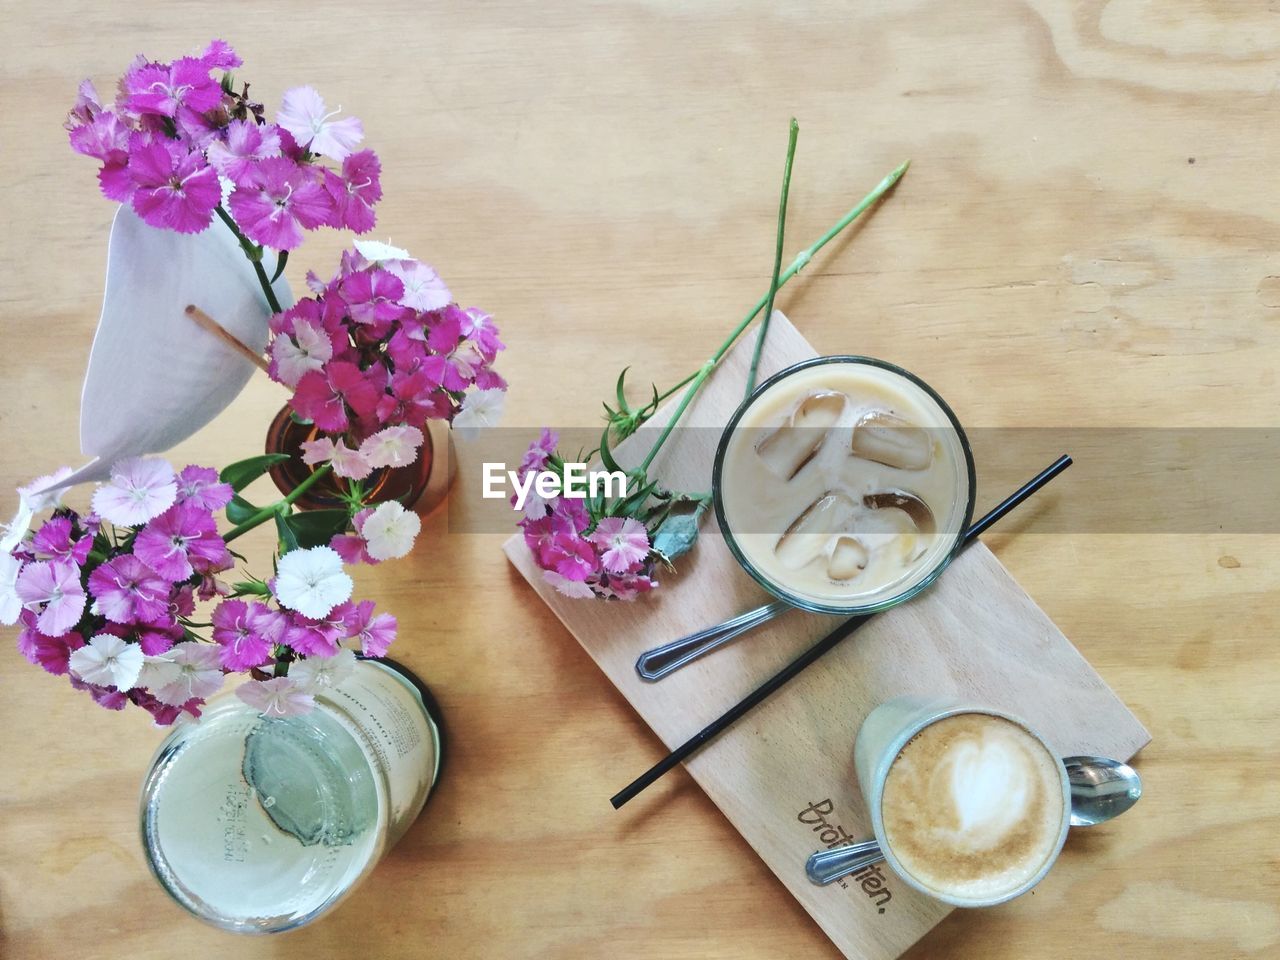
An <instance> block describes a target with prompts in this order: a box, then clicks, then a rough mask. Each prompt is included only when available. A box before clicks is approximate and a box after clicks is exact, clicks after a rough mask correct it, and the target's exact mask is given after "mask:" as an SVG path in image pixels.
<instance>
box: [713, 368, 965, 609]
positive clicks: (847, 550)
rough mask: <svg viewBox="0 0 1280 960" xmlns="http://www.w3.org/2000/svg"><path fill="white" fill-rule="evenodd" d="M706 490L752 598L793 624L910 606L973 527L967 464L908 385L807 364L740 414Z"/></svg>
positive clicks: (936, 410) (915, 386) (944, 426)
mask: <svg viewBox="0 0 1280 960" xmlns="http://www.w3.org/2000/svg"><path fill="white" fill-rule="evenodd" d="M712 489H713V494H714V503H715V511H716V518H717V520H718V521H719V524H720V529H721V531H722V532H723V534H724V537H725V541H726V542H727V543H728V545H729V549H730V550H731V551H732V552H733V555H734V557H735V558H736V559H737V560H738V562H739V563H740V564H741V565H742V567H743V569H745V570H746V571H747V572H748V573H749V574H750V575H751V576H752V577H753V578H755V580H756V581H757V582H759V583H760V585H761V586H763V587H764V588H765V589H766V590H768V591H769V592H770V593H772V594H774V595H775V596H777V597H779V598H780V599H782V600H784V601H786V602H787V603H789V604H791V605H793V606H796V607H800V608H801V609H804V610H811V611H815V612H819V613H831V614H842V615H857V614H863V613H871V612H873V611H876V610H883V609H884V608H886V607H889V606H892V605H894V604H896V603H900V602H902V601H903V600H906V599H908V598H909V597H912V596H914V595H915V594H916V593H919V592H920V591H921V590H923V589H924V588H925V587H927V586H928V585H929V584H930V583H932V582H933V581H934V579H935V578H937V576H938V575H939V574H940V573H941V572H942V571H943V569H944V568H945V567H946V565H947V564H948V563H949V562H950V560H951V558H952V557H953V556H954V555H955V552H956V550H957V549H958V547H959V545H960V540H961V536H962V535H963V533H964V530H965V528H966V527H968V525H969V523H970V522H971V521H972V518H973V500H974V468H973V455H972V453H971V451H970V449H969V442H968V439H967V438H966V437H965V434H964V430H963V429H962V428H961V426H960V422H959V420H957V419H956V416H955V414H954V413H953V412H952V411H951V408H950V407H949V406H947V404H946V402H945V401H944V400H943V399H942V397H940V396H939V395H938V394H937V393H936V392H935V391H934V390H933V389H932V388H931V387H930V386H929V385H928V384H927V383H925V382H924V381H923V380H921V379H920V378H919V377H916V376H914V375H913V374H911V373H908V372H907V371H906V370H903V369H901V368H900V367H896V366H894V365H893V364H890V363H886V362H884V361H882V360H874V359H871V358H869V357H857V356H834V357H819V358H816V359H814V360H807V361H804V362H803V363H798V364H796V365H795V366H792V367H788V368H787V369H786V370H783V371H782V372H780V373H778V374H777V375H775V376H773V377H771V378H770V379H769V380H767V381H765V382H764V383H763V384H761V385H760V387H759V389H758V390H756V392H755V393H753V394H752V395H751V397H749V398H748V399H747V400H746V401H745V402H744V403H743V405H742V406H741V407H740V408H739V409H738V411H737V412H736V413H735V414H734V416H733V418H732V419H731V420H730V421H729V425H728V427H727V428H726V429H725V431H724V434H723V436H722V437H721V439H720V445H719V448H718V449H717V451H716V458H715V467H714V472H713V475H712Z"/></svg>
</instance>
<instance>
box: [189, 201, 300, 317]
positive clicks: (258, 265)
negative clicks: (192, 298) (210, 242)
mask: <svg viewBox="0 0 1280 960" xmlns="http://www.w3.org/2000/svg"><path fill="white" fill-rule="evenodd" d="M214 213H216V214H217V215H218V217H219V219H221V220H222V222H223V223H225V224H226V225H227V229H228V230H230V231H231V232H232V233H234V234H235V235H236V239H237V240H239V241H240V249H241V250H243V251H244V255H245V258H246V259H248V261H249V262H250V263H251V264H253V272H254V273H256V274H257V275H258V283H259V284H260V285H261V286H262V293H263V295H264V296H265V297H266V298H267V306H269V307H270V308H271V312H272V313H279V312H280V309H281V308H280V301H279V300H277V299H276V292H275V290H274V289H272V287H271V279H270V278H269V277H268V276H267V271H266V270H264V269H263V267H262V254H261V248H259V247H258V246H257V245H256V244H255V243H254V242H253V241H252V240H250V239H249V238H248V237H246V236H245V235H244V234H243V233H241V232H240V228H239V227H238V226H236V222H235V220H233V219H231V214H229V213H227V211H226V210H224V209H222V206H221V205H219V206H217V207H214ZM255 250H257V251H258V256H256V257H255V256H254V253H253V251H255ZM277 262H278V261H277ZM277 276H278V274H277ZM197 306H198V304H197Z"/></svg>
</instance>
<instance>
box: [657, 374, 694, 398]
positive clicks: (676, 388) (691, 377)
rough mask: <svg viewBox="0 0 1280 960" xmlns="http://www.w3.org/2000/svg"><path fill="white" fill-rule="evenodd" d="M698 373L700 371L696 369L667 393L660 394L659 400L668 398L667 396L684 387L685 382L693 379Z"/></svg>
mask: <svg viewBox="0 0 1280 960" xmlns="http://www.w3.org/2000/svg"><path fill="white" fill-rule="evenodd" d="M697 375H698V371H696V370H695V371H694V372H693V373H691V374H689V375H688V376H687V377H685V378H684V379H683V380H681V381H680V382H679V383H677V384H676V385H675V386H674V387H672V388H671V389H670V390H668V391H667V392H666V393H660V394H658V402H659V403H661V402H662V401H663V400H665V399H667V397H669V396H671V395H672V394H673V393H675V392H676V391H677V390H679V389H680V388H681V387H683V386H684V385H685V384H687V383H688V382H689V381H690V380H692V379H693V378H694V377H696V376H697Z"/></svg>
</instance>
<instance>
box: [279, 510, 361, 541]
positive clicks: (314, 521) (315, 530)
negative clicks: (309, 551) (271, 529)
mask: <svg viewBox="0 0 1280 960" xmlns="http://www.w3.org/2000/svg"><path fill="white" fill-rule="evenodd" d="M350 519H351V517H350V514H348V513H347V511H346V510H304V511H302V512H301V513H291V514H289V515H288V516H286V517H283V518H282V520H283V522H284V523H285V524H286V525H287V526H288V528H289V530H290V532H292V533H293V536H294V539H295V541H296V545H297V546H299V547H304V548H305V547H322V546H328V545H329V541H330V540H332V539H333V538H334V537H335V536H337V535H338V534H339V533H342V532H343V531H345V530H346V529H347V524H348V523H349V522H350Z"/></svg>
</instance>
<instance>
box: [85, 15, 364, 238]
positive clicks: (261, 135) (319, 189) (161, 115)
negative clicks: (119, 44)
mask: <svg viewBox="0 0 1280 960" xmlns="http://www.w3.org/2000/svg"><path fill="white" fill-rule="evenodd" d="M240 64H241V60H240V58H239V57H238V56H237V55H236V53H235V51H234V50H232V49H231V47H230V46H228V45H227V44H226V43H224V42H222V41H221V40H214V41H213V42H212V43H210V44H209V46H208V48H207V49H206V50H205V51H204V52H203V53H201V54H200V55H199V56H191V57H181V58H179V59H177V60H175V61H173V62H172V63H159V62H156V61H151V60H147V59H146V58H144V57H142V56H139V57H138V58H137V59H135V60H134V62H133V63H132V64H131V65H130V66H129V68H128V69H127V70H126V71H125V73H124V76H123V77H122V78H121V79H120V82H119V86H118V92H117V95H116V99H115V101H114V103H112V104H110V105H107V106H104V105H103V103H102V101H101V98H100V97H99V96H98V92H97V90H95V89H94V86H93V84H92V82H90V81H88V80H85V81H84V82H83V83H82V84H81V85H80V90H79V94H78V96H77V98H76V102H75V106H74V107H73V108H72V110H71V112H70V114H69V115H68V117H67V123H66V127H67V130H68V132H69V135H70V140H71V147H72V149H74V150H75V151H76V152H78V153H82V154H84V155H85V156H88V157H92V158H94V159H95V160H98V161H99V162H100V163H101V164H102V166H101V168H100V169H99V171H98V182H99V184H100V186H101V188H102V192H103V194H104V195H106V196H107V197H108V198H110V199H112V200H117V201H119V202H121V203H128V204H131V205H132V207H133V209H134V210H135V211H136V212H137V214H138V216H139V217H141V218H142V219H143V220H144V221H145V222H146V223H148V224H150V225H151V226H153V227H160V228H162V229H167V230H176V231H177V232H179V233H199V232H200V231H202V230H204V229H205V228H206V227H208V226H209V224H210V223H211V222H212V221H213V217H214V215H215V212H217V211H219V209H221V211H222V213H223V215H224V216H228V217H230V218H231V219H233V220H234V221H235V223H236V225H237V227H238V228H239V231H240V232H241V233H242V234H243V235H244V236H246V237H248V238H249V239H250V240H251V241H253V242H254V243H256V244H260V245H262V246H265V247H271V248H273V249H275V250H292V249H294V248H295V247H297V246H299V245H300V244H301V243H302V238H303V230H315V229H317V228H318V227H333V228H336V229H347V230H352V231H354V232H356V233H365V232H367V231H369V230H371V229H373V226H374V222H375V215H374V210H373V207H374V205H375V204H376V203H377V202H378V200H379V199H380V198H381V197H382V187H381V184H380V182H379V178H380V175H381V172H382V168H381V166H380V164H379V162H378V157H377V155H376V154H375V153H374V152H373V151H372V150H359V151H356V150H355V147H356V146H357V145H358V144H359V143H360V141H361V140H363V139H364V129H363V127H362V126H361V124H360V121H359V120H357V119H355V118H354V117H346V118H343V119H334V115H335V114H336V113H337V111H333V112H329V111H328V110H327V108H326V106H325V103H324V101H323V100H322V99H321V98H320V95H319V94H318V93H316V91H315V90H313V89H312V88H311V87H296V88H294V89H292V90H289V91H288V92H286V93H285V95H284V97H283V99H282V102H281V106H280V109H279V111H278V112H277V113H276V117H275V122H274V123H271V122H268V121H267V120H266V119H265V116H264V113H263V108H262V105H261V104H259V103H253V102H252V101H250V100H249V99H248V85H247V84H246V85H245V86H244V87H243V89H242V91H241V92H240V93H238V94H237V93H235V92H234V90H233V86H232V82H231V78H230V74H229V73H227V72H226V71H230V70H231V69H233V68H234V67H238V66H240ZM215 73H219V74H221V77H220V78H219V77H215ZM321 158H324V159H327V160H329V161H330V162H331V163H332V164H333V165H334V166H326V165H324V164H322V163H321V162H320V160H321ZM227 192H229V194H230V195H229V198H228V199H227V200H226V203H225V206H224V205H223V204H224V195H225V194H226V193H227Z"/></svg>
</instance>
